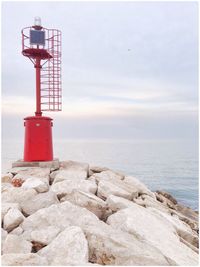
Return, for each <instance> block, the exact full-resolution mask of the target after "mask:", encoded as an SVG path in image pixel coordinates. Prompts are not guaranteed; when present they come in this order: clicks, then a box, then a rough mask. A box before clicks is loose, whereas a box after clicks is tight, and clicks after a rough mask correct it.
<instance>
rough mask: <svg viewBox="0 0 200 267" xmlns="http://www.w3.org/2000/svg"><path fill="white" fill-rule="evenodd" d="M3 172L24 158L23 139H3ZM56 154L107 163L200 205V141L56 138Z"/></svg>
mask: <svg viewBox="0 0 200 267" xmlns="http://www.w3.org/2000/svg"><path fill="white" fill-rule="evenodd" d="M1 154H2V157H1V169H2V170H1V172H6V171H8V170H9V169H10V168H11V164H12V162H13V161H16V160H18V159H22V157H23V142H22V141H16V140H2V151H1ZM54 157H55V158H59V160H75V161H80V162H87V163H89V164H90V165H97V166H104V167H108V168H111V169H114V170H116V171H120V172H123V173H125V174H127V175H132V176H134V177H136V178H138V179H139V180H140V181H142V182H143V183H145V184H146V185H147V186H148V187H149V188H150V189H151V190H152V191H156V190H164V191H167V192H169V193H171V194H172V195H173V196H174V197H175V198H176V199H177V200H178V201H179V202H180V203H181V204H184V205H186V206H188V207H191V208H193V209H194V210H198V209H199V203H198V199H199V198H198V193H199V191H198V183H199V179H198V175H199V169H198V168H199V164H198V160H199V159H198V143H197V142H195V141H192V140H110V139H95V140H86V139H84V140H82V139H66V140H56V139H55V140H54Z"/></svg>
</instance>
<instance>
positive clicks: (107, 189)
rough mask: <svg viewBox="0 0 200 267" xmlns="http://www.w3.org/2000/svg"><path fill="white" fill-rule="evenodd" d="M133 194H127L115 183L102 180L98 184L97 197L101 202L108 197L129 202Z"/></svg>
mask: <svg viewBox="0 0 200 267" xmlns="http://www.w3.org/2000/svg"><path fill="white" fill-rule="evenodd" d="M133 194H134V193H131V192H128V191H126V190H125V189H123V188H121V187H120V186H118V185H117V183H116V184H114V183H113V182H110V181H106V180H102V181H100V182H99V184H98V189H97V196H98V197H100V198H102V199H103V200H106V198H107V197H108V196H109V195H115V196H119V197H123V198H127V199H129V200H131V199H132V198H133Z"/></svg>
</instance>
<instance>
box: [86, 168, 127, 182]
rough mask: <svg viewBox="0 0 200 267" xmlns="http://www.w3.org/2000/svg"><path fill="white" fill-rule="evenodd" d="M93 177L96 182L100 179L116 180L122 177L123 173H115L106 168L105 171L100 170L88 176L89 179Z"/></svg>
mask: <svg viewBox="0 0 200 267" xmlns="http://www.w3.org/2000/svg"><path fill="white" fill-rule="evenodd" d="M93 178H95V179H96V181H97V182H99V181H102V180H106V181H114V182H115V181H117V182H118V181H119V180H123V179H124V175H122V174H119V173H116V172H114V171H111V170H107V171H102V172H100V173H95V174H93V175H92V176H91V177H90V179H93Z"/></svg>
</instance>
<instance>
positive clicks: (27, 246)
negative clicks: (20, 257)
mask: <svg viewBox="0 0 200 267" xmlns="http://www.w3.org/2000/svg"><path fill="white" fill-rule="evenodd" d="M31 249H32V244H31V243H30V242H28V241H26V240H24V239H23V238H22V237H21V236H18V235H13V234H8V235H7V237H6V239H5V242H4V245H3V254H9V253H17V254H19V253H30V252H31Z"/></svg>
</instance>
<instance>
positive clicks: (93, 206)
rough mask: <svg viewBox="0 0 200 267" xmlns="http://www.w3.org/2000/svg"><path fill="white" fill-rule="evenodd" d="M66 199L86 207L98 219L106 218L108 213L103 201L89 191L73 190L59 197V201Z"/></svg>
mask: <svg viewBox="0 0 200 267" xmlns="http://www.w3.org/2000/svg"><path fill="white" fill-rule="evenodd" d="M66 200H67V201H70V202H71V203H73V204H75V205H78V206H80V207H84V208H86V209H88V210H89V211H91V212H92V213H94V214H95V215H96V216H97V217H98V218H100V219H104V218H106V217H107V215H108V214H109V213H108V208H107V205H106V203H105V201H103V200H102V199H100V198H99V197H97V196H95V195H93V194H91V193H86V192H83V191H79V190H73V191H72V193H71V194H68V195H66V196H65V197H63V198H61V200H60V201H61V202H63V201H66Z"/></svg>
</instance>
